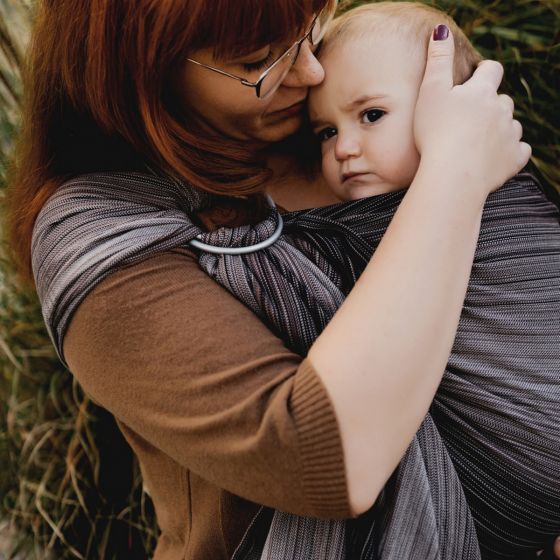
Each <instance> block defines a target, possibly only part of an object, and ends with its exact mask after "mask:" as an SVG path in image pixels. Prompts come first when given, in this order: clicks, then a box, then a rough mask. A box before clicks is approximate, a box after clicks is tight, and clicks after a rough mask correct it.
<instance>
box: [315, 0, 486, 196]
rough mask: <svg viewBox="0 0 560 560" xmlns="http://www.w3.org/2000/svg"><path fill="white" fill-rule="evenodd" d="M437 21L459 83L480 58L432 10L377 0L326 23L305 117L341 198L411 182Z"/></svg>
mask: <svg viewBox="0 0 560 560" xmlns="http://www.w3.org/2000/svg"><path fill="white" fill-rule="evenodd" d="M441 22H445V23H446V24H447V26H448V27H449V28H450V29H451V31H452V33H453V38H454V42H455V60H454V71H453V74H454V76H453V78H454V83H455V84H461V83H463V82H465V81H466V80H467V79H468V78H469V77H470V76H471V75H472V73H473V71H474V69H475V68H476V66H477V64H478V63H479V62H480V61H481V60H482V57H481V56H480V54H479V53H478V52H477V51H476V49H475V48H474V47H473V46H472V44H471V43H470V42H469V40H468V39H467V38H466V36H465V34H464V33H463V32H462V31H461V30H460V29H459V27H458V26H457V25H456V24H455V22H454V21H453V20H452V19H451V18H450V17H449V16H447V15H446V14H443V13H442V12H439V11H438V10H436V9H433V8H430V7H428V6H426V5H424V4H416V3H409V2H380V3H375V4H368V5H365V6H362V7H360V8H356V9H354V10H351V11H350V12H347V13H346V14H344V15H343V16H342V17H339V18H338V19H336V20H335V21H334V23H333V24H332V28H331V29H330V30H329V33H328V35H327V37H326V38H325V39H324V41H323V43H322V45H321V51H320V60H321V64H322V65H323V67H324V68H325V80H324V81H323V83H322V84H321V85H320V86H318V87H316V88H313V89H312V90H311V94H310V97H309V116H310V120H311V124H312V127H313V131H314V133H315V135H316V136H317V137H318V139H319V141H320V143H321V153H322V169H323V175H324V177H325V179H326V182H327V184H328V186H329V187H330V189H331V190H332V192H333V193H334V194H335V195H336V196H337V197H338V198H339V199H340V200H355V199H357V198H363V197H366V196H373V195H376V194H381V193H385V192H390V191H394V190H398V189H401V188H404V187H408V186H409V185H410V183H411V182H412V179H413V178H414V175H415V174H416V170H417V169H418V164H419V162H420V156H419V154H418V152H417V150H416V146H415V144H414V136H413V129H412V123H413V118H414V107H415V105H416V98H417V96H418V90H419V87H420V82H421V81H422V77H423V75H424V67H425V63H426V53H427V39H428V37H429V34H430V32H431V31H432V30H433V29H434V26H435V25H438V24H439V23H441ZM423 44H424V45H425V48H422V45H423Z"/></svg>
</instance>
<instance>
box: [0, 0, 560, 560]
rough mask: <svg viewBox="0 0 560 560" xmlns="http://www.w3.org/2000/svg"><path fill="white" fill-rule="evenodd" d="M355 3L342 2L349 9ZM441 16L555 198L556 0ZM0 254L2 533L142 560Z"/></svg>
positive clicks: (5, 61)
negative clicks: (452, 26)
mask: <svg viewBox="0 0 560 560" xmlns="http://www.w3.org/2000/svg"><path fill="white" fill-rule="evenodd" d="M361 3H363V2H360V1H358V2H345V3H344V4H345V7H350V6H352V5H358V4H361ZM426 3H427V4H431V5H436V6H439V7H440V8H442V9H444V10H446V11H448V12H449V13H450V14H451V15H452V16H454V17H455V19H456V20H457V22H458V23H459V24H460V25H461V27H462V28H463V29H464V30H465V31H466V33H467V35H468V36H469V37H470V38H471V39H472V41H473V42H474V43H475V45H476V46H477V48H478V49H479V50H480V51H481V52H482V54H483V55H484V56H485V57H488V58H495V59H497V60H499V61H500V62H502V63H503V64H504V66H505V69H506V71H505V78H504V83H503V87H502V90H503V91H505V92H507V93H509V94H510V95H512V96H513V97H514V99H515V103H516V116H517V118H518V119H519V120H520V121H521V122H522V123H523V126H524V131H525V138H526V140H527V141H528V142H529V143H530V144H531V145H532V147H533V157H532V160H531V168H532V170H533V172H534V173H535V174H536V175H537V176H538V177H539V178H540V180H541V181H542V182H543V184H544V185H545V187H546V188H547V189H548V191H549V193H550V194H551V196H553V194H554V193H559V192H560V166H559V165H558V162H559V161H560V157H559V156H560V103H559V86H560V79H559V77H560V0H540V1H537V0H517V1H494V2H481V1H478V0H471V1H458V2H450V1H444V0H441V1H439V2H431V1H428V2H426ZM32 11H33V1H32V0H0V203H1V201H2V199H3V197H4V190H3V187H4V185H5V173H6V167H7V165H8V164H9V157H10V151H11V148H12V143H13V137H14V133H15V131H16V130H17V126H18V115H19V111H18V108H19V104H20V100H21V85H20V72H19V69H20V67H21V63H22V59H23V52H24V48H25V44H26V41H27V37H28V30H29V22H30V20H31V17H32ZM5 254H6V251H5V246H2V247H0V526H2V524H4V525H9V526H10V527H11V530H12V534H13V542H12V553H13V554H14V555H15V554H16V553H19V554H20V555H21V556H20V557H23V558H26V559H27V558H29V559H32V558H37V559H46V558H55V559H60V560H63V559H70V558H85V559H88V560H96V559H104V560H105V559H112V558H118V559H123V558H127V559H133V558H147V557H149V555H150V551H152V550H153V546H154V544H155V539H156V536H157V528H156V525H155V522H154V515H153V510H152V506H151V503H150V500H149V498H148V497H147V496H146V495H145V494H144V493H143V492H142V485H141V480H140V476H139V471H138V466H137V464H136V462H135V460H134V459H133V457H132V456H131V453H130V451H129V450H128V447H127V446H126V444H125V443H124V441H123V439H122V437H121V436H120V434H119V432H118V430H117V429H116V427H115V424H114V421H113V420H112V418H111V417H110V415H108V414H107V413H105V412H104V411H102V410H101V409H99V408H97V407H96V406H95V405H94V404H93V403H91V402H90V401H89V400H88V399H87V398H86V397H85V396H84V394H83V393H82V391H81V390H80V388H79V387H78V386H77V384H76V383H75V382H74V381H73V379H72V377H71V375H70V374H69V373H68V372H67V371H66V370H64V369H63V368H62V367H61V366H60V365H59V363H58V362H57V360H56V358H55V355H54V351H53V350H52V347H51V344H50V341H49V339H48V336H47V335H46V332H45V329H44V326H43V322H42V318H41V314H40V309H39V306H38V304H37V300H36V297H35V295H34V294H33V293H29V292H28V291H25V290H23V289H22V288H21V287H20V286H19V285H18V281H17V278H16V276H15V275H14V273H13V268H12V266H11V264H10V263H9V262H8V260H7V259H6V257H5Z"/></svg>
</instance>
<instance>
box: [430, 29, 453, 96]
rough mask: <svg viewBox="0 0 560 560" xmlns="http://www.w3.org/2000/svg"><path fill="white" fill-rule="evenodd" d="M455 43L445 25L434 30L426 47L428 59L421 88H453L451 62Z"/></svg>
mask: <svg viewBox="0 0 560 560" xmlns="http://www.w3.org/2000/svg"><path fill="white" fill-rule="evenodd" d="M454 55H455V43H454V41H453V34H452V33H451V31H450V30H449V28H448V27H447V25H444V24H440V25H438V26H436V27H435V28H434V31H433V33H432V36H431V37H430V43H429V45H428V58H427V61H426V70H425V71H424V80H423V82H422V87H423V88H431V87H446V88H449V89H451V88H452V87H453V60H454Z"/></svg>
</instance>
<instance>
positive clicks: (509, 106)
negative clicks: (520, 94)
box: [498, 93, 515, 115]
mask: <svg viewBox="0 0 560 560" xmlns="http://www.w3.org/2000/svg"><path fill="white" fill-rule="evenodd" d="M498 99H499V100H500V103H501V104H502V105H503V106H504V109H505V110H506V111H507V112H508V113H510V114H512V115H513V110H514V109H515V105H514V103H513V99H512V98H511V97H510V96H509V95H505V94H504V93H502V94H500V95H498Z"/></svg>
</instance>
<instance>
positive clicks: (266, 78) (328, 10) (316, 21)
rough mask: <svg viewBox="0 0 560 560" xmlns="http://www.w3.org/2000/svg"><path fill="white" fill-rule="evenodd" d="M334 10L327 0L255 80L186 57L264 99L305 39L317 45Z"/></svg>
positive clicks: (280, 77)
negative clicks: (303, 30)
mask: <svg viewBox="0 0 560 560" xmlns="http://www.w3.org/2000/svg"><path fill="white" fill-rule="evenodd" d="M335 10H336V2H329V4H328V5H327V6H326V7H325V8H323V10H321V11H320V12H319V13H318V14H317V15H316V16H315V17H314V18H313V21H312V22H311V25H310V26H309V29H308V30H307V31H306V33H305V35H304V36H303V37H301V38H300V39H298V40H297V41H296V42H295V43H294V44H293V45H292V46H291V47H290V48H289V49H288V50H287V51H286V52H285V53H284V54H282V55H281V56H280V57H279V58H277V59H276V60H275V61H274V62H273V63H272V64H271V65H270V66H269V67H268V68H267V69H266V70H265V71H264V72H263V73H262V74H261V75H260V76H259V78H258V80H257V81H256V82H251V81H249V80H247V79H245V78H241V77H240V76H235V75H234V74H230V73H229V72H225V71H224V70H220V69H219V68H215V67H214V66H208V65H207V64H203V63H202V62H198V61H197V60H193V59H192V58H187V61H188V62H192V63H194V64H197V65H198V66H202V67H203V68H207V69H208V70H212V71H213V72H217V73H218V74H222V75H223V76H228V77H229V78H233V79H234V80H238V81H240V82H241V83H242V84H243V85H244V86H247V87H252V88H255V93H256V94H257V97H258V98H260V99H266V98H267V97H269V96H270V95H272V94H273V93H274V92H275V91H276V90H277V89H278V87H279V86H280V84H281V83H282V81H283V80H284V78H285V77H286V75H287V74H288V72H289V71H290V70H291V69H292V66H293V65H294V63H295V61H296V60H297V57H298V55H299V52H300V50H301V45H302V44H303V42H304V41H305V40H307V39H309V41H310V43H311V44H312V45H318V44H319V42H320V41H321V39H322V38H323V37H324V36H325V33H326V31H327V29H328V26H329V24H330V22H331V21H332V19H333V17H334V12H335Z"/></svg>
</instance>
